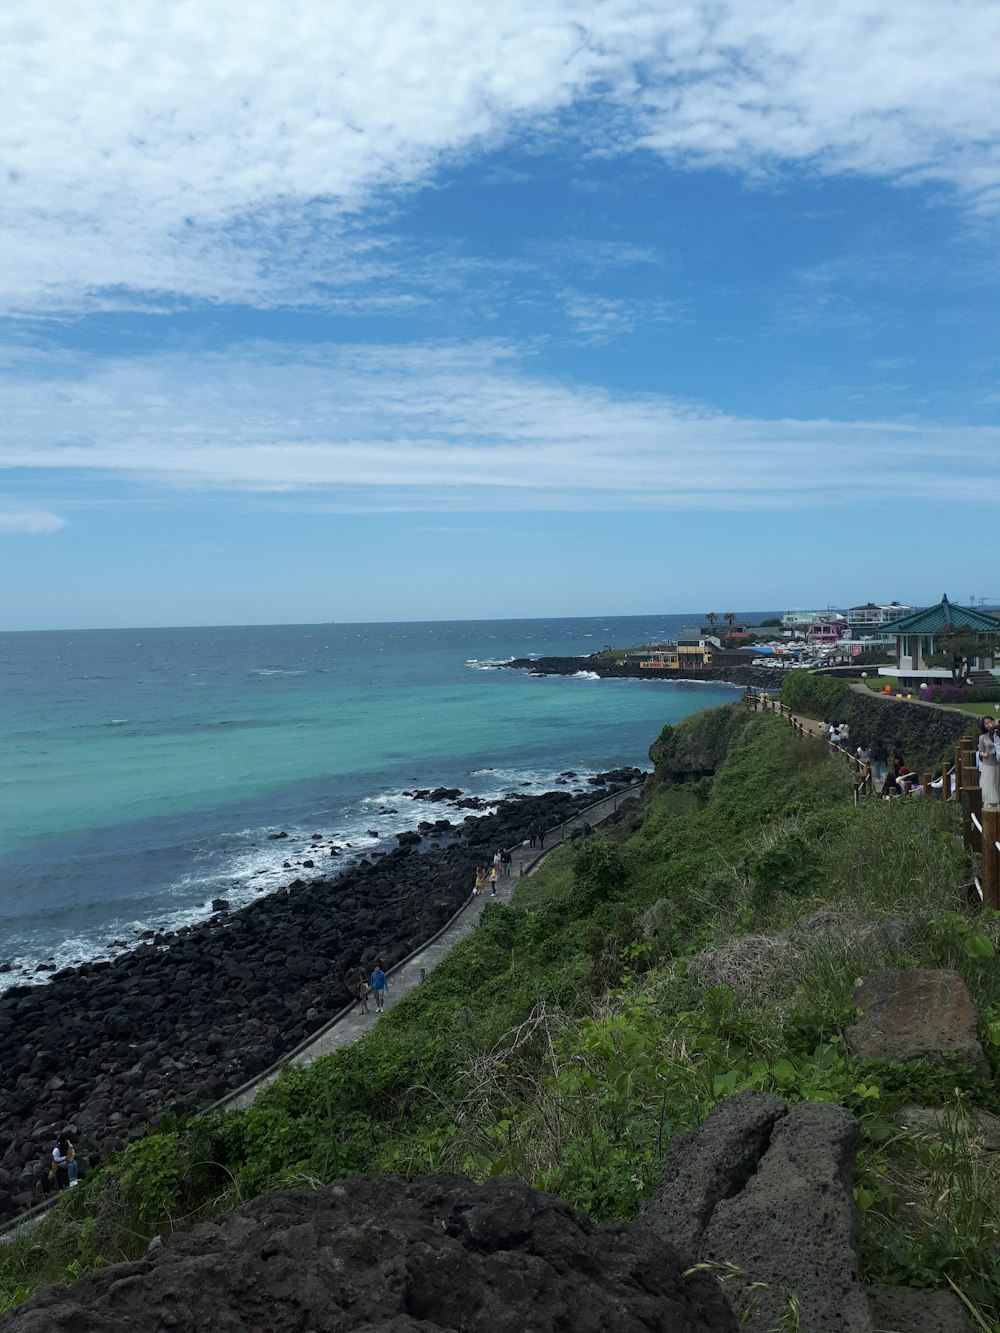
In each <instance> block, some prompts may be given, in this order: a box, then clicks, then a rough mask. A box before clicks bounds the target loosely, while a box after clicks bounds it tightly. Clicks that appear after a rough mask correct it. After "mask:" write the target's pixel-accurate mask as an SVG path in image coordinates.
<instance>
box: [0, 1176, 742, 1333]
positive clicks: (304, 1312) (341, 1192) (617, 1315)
mask: <svg viewBox="0 0 1000 1333" xmlns="http://www.w3.org/2000/svg"><path fill="white" fill-rule="evenodd" d="M0 1328H2V1329H4V1330H7V1329H10V1330H12V1333H80V1331H81V1330H86V1333H127V1331H130V1330H137V1329H142V1330H143V1333H168V1330H169V1331H170V1333H177V1330H179V1329H183V1330H185V1333H245V1331H246V1330H267V1333H304V1331H305V1330H308V1333H349V1331H353V1333H362V1331H364V1333H376V1331H377V1333H390V1331H391V1333H445V1331H446V1330H453V1331H454V1333H459V1331H460V1333H482V1330H489V1333H525V1330H531V1333H549V1331H551V1333H556V1331H557V1330H559V1333H563V1331H564V1330H569V1329H572V1330H573V1333H609V1331H610V1330H614V1333H651V1331H652V1330H662V1331H663V1333H667V1330H669V1333H737V1329H738V1325H737V1322H736V1317H735V1315H734V1314H733V1311H732V1309H731V1308H730V1306H729V1303H728V1301H727V1299H726V1297H725V1296H724V1294H723V1292H722V1289H721V1287H720V1286H719V1284H718V1282H716V1281H715V1279H714V1278H713V1277H711V1276H709V1275H707V1274H704V1273H694V1274H687V1275H686V1274H685V1262H684V1260H683V1259H682V1257H681V1256H680V1255H679V1254H678V1253H677V1252H676V1251H675V1250H674V1249H673V1248H672V1247H671V1246H670V1245H669V1244H665V1243H664V1242H663V1240H662V1239H661V1238H660V1237H659V1236H658V1235H657V1234H656V1233H655V1232H654V1231H653V1230H652V1229H650V1228H649V1227H648V1226H646V1225H644V1224H643V1223H642V1222H631V1223H630V1222H624V1223H619V1224H614V1225H610V1226H595V1225H593V1224H592V1223H590V1222H589V1221H588V1220H587V1218H586V1217H585V1216H584V1215H583V1214H582V1213H579V1212H577V1211H576V1210H575V1209H572V1208H570V1207H569V1206H568V1205H567V1204H564V1203H562V1202H561V1201H560V1200H558V1199H556V1198H554V1197H552V1196H551V1195H546V1194H540V1193H538V1192H536V1191H535V1190H532V1189H529V1188H528V1187H527V1186H524V1185H521V1184H519V1183H518V1182H516V1181H512V1180H509V1179H504V1178H498V1179H494V1180H490V1181H487V1183H486V1184H485V1185H474V1184H472V1183H470V1182H469V1181H468V1180H466V1179H464V1178H463V1177H461V1176H428V1177H425V1178H423V1179H422V1180H418V1181H415V1182H413V1183H411V1184H408V1183H406V1182H405V1181H403V1180H401V1179H400V1178H398V1177H391V1176H353V1177H349V1178H348V1179H346V1180H343V1181H339V1182H335V1183H334V1184H332V1185H328V1186H326V1187H325V1188H324V1189H321V1190H309V1189H302V1190H293V1191H290V1192H288V1193H283V1194H275V1195H270V1196H265V1197H263V1198H260V1199H257V1200H255V1201H254V1202H252V1203H250V1204H247V1205H246V1206H245V1207H243V1208H241V1209H240V1210H239V1211H238V1212H237V1213H235V1214H234V1215H233V1216H231V1217H229V1218H227V1219H226V1220H225V1221H222V1222H218V1223H206V1224H203V1225H201V1226H198V1227H196V1228H195V1229H194V1230H193V1231H191V1232H189V1233H188V1234H187V1235H179V1236H175V1237H173V1238H171V1239H170V1240H168V1241H166V1242H165V1243H164V1244H163V1245H161V1246H159V1247H158V1248H157V1249H155V1250H153V1251H152V1252H151V1253H150V1254H149V1256H148V1257H147V1258H145V1259H142V1260H140V1261H139V1262H137V1263H130V1264H118V1265H115V1266H114V1267H112V1268H108V1269H106V1270H105V1271H104V1272H102V1273H98V1274H96V1275H94V1276H91V1277H87V1278H84V1279H83V1280H82V1281H80V1282H78V1283H77V1284H76V1286H75V1287H73V1288H71V1289H68V1290H67V1289H66V1288H50V1289H49V1290H48V1291H46V1292H44V1293H43V1294H41V1295H39V1296H36V1297H35V1298H34V1299H32V1300H30V1301H28V1302H27V1303H26V1304H25V1305H23V1306H21V1308H20V1309H18V1310H15V1311H12V1312H11V1313H9V1314H7V1315H5V1316H4V1317H2V1318H0Z"/></svg>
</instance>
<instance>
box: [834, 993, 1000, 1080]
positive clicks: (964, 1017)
mask: <svg viewBox="0 0 1000 1333" xmlns="http://www.w3.org/2000/svg"><path fill="white" fill-rule="evenodd" d="M853 1003H854V1008H855V1014H856V1021H855V1023H854V1026H853V1027H851V1028H848V1031H847V1040H848V1042H849V1043H850V1046H851V1048H852V1050H854V1051H856V1052H857V1054H858V1055H860V1056H863V1057H864V1058H865V1059H869V1060H896V1061H900V1062H904V1061H907V1060H934V1061H939V1062H940V1061H941V1060H942V1059H944V1058H945V1057H947V1056H955V1055H957V1056H960V1057H961V1058H962V1059H964V1060H967V1061H968V1063H969V1065H970V1066H971V1068H972V1069H973V1071H974V1072H975V1073H977V1074H979V1075H980V1077H981V1078H989V1077H990V1066H989V1061H988V1060H987V1059H986V1056H985V1054H984V1053H983V1048H982V1046H981V1045H980V1044H979V1036H978V1033H977V1030H976V1029H977V1024H978V1021H979V1015H978V1013H977V1012H976V1006H975V1003H974V1001H973V999H972V996H971V995H970V994H969V989H968V987H967V986H966V984H965V982H964V981H963V980H962V978H961V977H960V976H959V975H958V973H957V972H948V971H944V970H940V971H939V970H931V969H922V968H912V969H896V968H891V967H885V968H881V969H880V970H879V971H878V972H874V973H873V974H872V975H871V976H868V977H864V978H863V979H862V980H861V981H859V982H858V983H857V985H856V986H855V987H854V995H853Z"/></svg>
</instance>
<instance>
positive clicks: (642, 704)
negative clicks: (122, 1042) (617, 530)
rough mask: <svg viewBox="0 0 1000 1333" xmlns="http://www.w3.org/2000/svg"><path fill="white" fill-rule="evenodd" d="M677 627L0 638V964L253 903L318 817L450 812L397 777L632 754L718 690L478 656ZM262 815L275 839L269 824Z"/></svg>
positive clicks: (569, 646) (566, 648)
mask: <svg viewBox="0 0 1000 1333" xmlns="http://www.w3.org/2000/svg"><path fill="white" fill-rule="evenodd" d="M685 623H688V620H687V618H686V617H676V616H659V617H641V618H627V619H626V618H613V619H608V618H603V619H597V620H590V621H588V620H555V621H538V620H529V621H484V622H451V623H443V624H426V623H421V624H398V625H330V626H318V625H312V626H280V627H275V626H267V627H247V628H224V629H185V630H177V629H169V630H168V629H163V630H125V631H74V632H58V633H44V634H43V633H37V634H36V633H24V634H3V635H0V671H2V677H0V679H2V685H0V738H2V749H0V754H2V759H0V883H2V884H3V886H4V888H3V894H2V901H0V961H4V960H8V961H14V962H15V963H16V965H17V968H18V969H19V970H20V969H22V968H25V967H27V968H33V967H34V966H35V965H36V964H37V963H38V962H39V961H41V960H45V959H51V960H53V961H55V962H56V963H57V964H64V963H66V962H71V961H74V960H76V959H80V958H85V957H93V956H95V955H101V954H106V953H108V952H114V950H115V949H116V948H119V947H121V946H120V945H113V944H112V941H113V940H114V939H123V938H126V937H127V938H128V942H131V940H132V939H134V936H135V932H136V931H138V930H141V929H143V928H148V927H151V926H156V927H160V926H176V925H178V924H181V923H183V922H187V921H192V920H196V919H198V918H200V917H201V916H204V915H205V914H206V913H207V912H208V911H209V910H210V904H211V898H212V897H213V896H216V895H218V894H220V893H224V895H225V896H226V897H227V898H228V899H229V900H230V902H232V903H233V905H234V906H235V905H237V904H238V903H240V902H243V901H248V900H249V899H250V898H252V897H253V896H255V894H256V893H258V892H260V891H261V889H264V890H269V889H273V888H277V887H279V886H280V885H281V884H283V883H287V882H288V881H289V879H290V878H292V876H291V874H290V873H289V872H288V871H287V870H285V871H283V870H282V865H281V863H282V860H283V859H286V858H288V857H289V855H290V849H294V848H295V847H297V846H299V845H300V843H299V842H297V841H296V840H305V839H308V838H309V836H310V835H311V834H312V833H314V832H321V833H323V834H324V835H328V836H330V837H333V838H336V839H337V840H338V841H342V842H344V843H346V842H350V843H352V845H353V847H354V848H355V850H356V851H357V852H358V853H360V852H362V851H370V850H372V849H378V848H383V849H384V848H388V847H390V846H394V845H395V839H394V837H393V834H394V833H395V832H397V831H399V830H401V829H403V828H406V827H412V826H413V825H414V824H415V823H416V822H417V820H419V819H422V818H431V819H435V818H439V817H442V816H444V817H454V818H455V819H456V820H457V819H460V818H461V817H462V815H461V814H457V815H456V814H455V813H454V812H453V811H451V810H449V809H447V808H444V807H442V806H440V805H427V804H425V803H422V802H414V801H412V800H411V799H410V798H409V797H406V796H404V795H403V794H402V793H403V791H404V789H407V788H412V787H416V786H419V787H432V786H435V785H438V784H444V785H448V786H458V787H461V788H462V789H463V791H465V792H467V793H469V794H475V795H480V796H482V797H484V798H487V799H491V798H496V797H499V796H501V795H502V794H503V793H504V792H508V791H531V790H532V789H535V790H543V789H545V788H546V787H550V786H551V785H552V783H553V781H554V779H555V777H556V776H557V775H558V774H559V773H560V772H562V771H563V770H566V769H574V770H576V771H577V772H578V773H579V774H580V775H581V778H583V777H585V776H586V775H587V774H589V773H592V772H595V771H597V770H600V769H602V768H608V767H616V766H618V765H621V764H642V765H646V764H647V763H648V760H647V750H648V747H649V745H650V743H651V741H652V740H653V739H654V737H655V735H656V733H657V732H658V730H659V728H660V727H661V726H662V725H663V724H664V723H665V722H669V721H674V720H677V719H679V718H680V717H683V716H685V715H686V714H688V713H690V712H693V711H695V710H696V709H698V708H702V707H705V706H706V705H709V704H714V703H719V702H726V701H729V700H731V699H732V698H733V697H734V692H733V690H732V688H731V687H727V686H719V685H715V686H712V685H704V684H688V685H684V684H681V683H666V682H661V681H656V682H646V681H597V680H594V679H590V678H587V677H533V676H531V675H530V674H529V673H527V672H522V671H508V670H503V669H500V668H498V666H497V663H498V662H499V661H502V660H504V659H507V658H509V657H511V656H513V655H517V656H522V655H527V654H531V653H534V654H536V655H544V654H548V653H585V652H590V651H594V650H595V649H597V648H600V647H602V646H603V645H604V644H605V643H616V644H619V645H623V644H630V643H636V642H643V641H646V640H648V639H650V638H654V637H665V636H667V635H669V634H671V633H672V632H676V630H677V629H679V628H680V627H681V626H682V625H683V624H685ZM527 783H530V784H532V786H525V785H523V784H527ZM387 809H396V810H397V812H398V813H397V814H396V815H387V814H384V813H380V812H383V811H385V810H387ZM278 829H284V830H286V831H287V832H288V833H289V835H290V838H289V840H288V842H285V843H274V842H269V841H268V838H267V834H268V833H269V832H273V831H277V830H278ZM369 829H372V830H375V831H376V832H377V833H378V834H379V837H378V838H374V837H371V836H369V834H368V832H367V830H369ZM337 864H342V863H339V862H338V863H337ZM329 868H330V862H329V861H327V862H326V863H325V864H323V865H322V866H319V867H318V868H317V870H316V872H315V873H317V874H318V873H321V871H328V870H329ZM299 873H301V872H299ZM6 975H7V979H9V980H18V979H21V978H20V977H19V976H18V975H17V973H16V972H15V973H8V974H6Z"/></svg>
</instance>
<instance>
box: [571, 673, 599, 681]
mask: <svg viewBox="0 0 1000 1333" xmlns="http://www.w3.org/2000/svg"><path fill="white" fill-rule="evenodd" d="M572 679H573V680H600V679H601V677H600V676H599V675H598V673H597V672H596V671H574V672H573V675H572Z"/></svg>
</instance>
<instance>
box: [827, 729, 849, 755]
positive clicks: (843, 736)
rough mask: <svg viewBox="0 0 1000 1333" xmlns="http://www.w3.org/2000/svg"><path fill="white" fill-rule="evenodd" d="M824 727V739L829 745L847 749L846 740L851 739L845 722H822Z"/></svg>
mask: <svg viewBox="0 0 1000 1333" xmlns="http://www.w3.org/2000/svg"><path fill="white" fill-rule="evenodd" d="M823 726H824V728H825V729H826V739H827V740H828V741H829V742H830V744H831V745H836V747H837V748H838V749H839V750H846V749H847V742H848V741H849V740H850V739H851V729H850V727H849V726H848V725H847V723H846V722H824V723H823Z"/></svg>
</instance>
